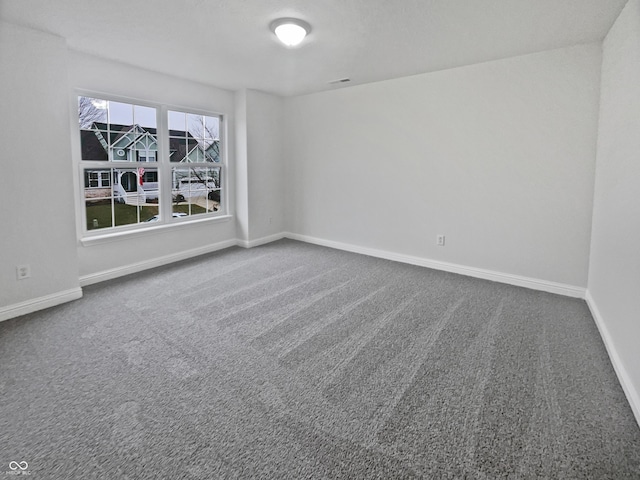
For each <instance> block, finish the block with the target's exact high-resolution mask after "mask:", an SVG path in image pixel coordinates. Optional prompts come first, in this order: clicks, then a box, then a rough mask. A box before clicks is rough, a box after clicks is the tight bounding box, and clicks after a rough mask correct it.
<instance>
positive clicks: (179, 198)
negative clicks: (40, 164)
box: [78, 96, 224, 232]
mask: <svg viewBox="0 0 640 480" xmlns="http://www.w3.org/2000/svg"><path fill="white" fill-rule="evenodd" d="M159 113H160V115H159ZM78 120H79V129H80V151H81V169H82V175H81V178H83V180H84V182H83V185H82V188H83V195H82V197H83V202H84V213H85V225H86V231H87V232H90V231H94V230H105V229H116V228H117V229H136V228H144V227H146V226H149V225H150V223H148V222H158V221H164V222H175V221H178V222H179V221H184V219H185V218H190V217H194V216H196V217H202V218H204V217H206V216H215V215H219V214H221V213H223V203H222V202H223V197H224V196H223V195H222V192H223V189H224V183H223V175H224V172H223V169H224V164H223V161H222V157H221V145H220V127H221V118H220V117H219V116H216V115H202V114H196V113H191V112H179V111H172V110H168V111H166V110H164V109H162V108H160V107H159V108H155V107H150V106H143V105H134V104H131V103H124V102H120V101H112V100H106V99H100V98H91V97H86V96H80V97H78ZM158 122H160V123H161V124H162V125H164V128H158ZM161 132H167V133H166V134H163V133H161ZM163 152H166V154H163ZM155 224H157V223H155Z"/></svg>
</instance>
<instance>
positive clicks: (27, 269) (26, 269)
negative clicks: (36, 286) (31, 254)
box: [16, 265, 31, 280]
mask: <svg viewBox="0 0 640 480" xmlns="http://www.w3.org/2000/svg"><path fill="white" fill-rule="evenodd" d="M30 276H31V266H30V265H17V266H16V279H17V280H24V279H25V278H29V277H30Z"/></svg>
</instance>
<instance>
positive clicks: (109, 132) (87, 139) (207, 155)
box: [80, 122, 220, 163]
mask: <svg viewBox="0 0 640 480" xmlns="http://www.w3.org/2000/svg"><path fill="white" fill-rule="evenodd" d="M145 136H146V137H148V136H153V138H157V129H155V128H150V127H141V126H140V125H119V124H115V123H111V124H106V123H102V122H94V123H93V124H92V125H91V129H89V130H80V143H81V152H82V159H83V160H100V161H104V160H108V159H109V155H108V145H109V144H110V145H111V148H120V149H123V150H126V149H128V148H131V146H132V145H134V144H135V143H136V142H137V141H139V140H140V139H141V138H142V137H145ZM107 137H108V138H109V142H107ZM122 140H127V141H126V142H122V144H121V145H118V143H120V142H121V141H122ZM194 151H200V152H201V155H198V154H196V155H195V158H194V153H193V152H194ZM169 156H170V160H171V162H175V163H178V162H189V163H191V162H194V161H205V162H206V161H209V162H219V161H220V143H219V140H214V141H213V143H211V144H210V145H209V146H208V147H207V149H206V150H205V149H203V147H202V145H201V144H200V142H198V141H197V140H196V139H195V138H194V137H193V135H191V133H190V132H188V131H187V132H185V131H181V130H169ZM177 159H179V160H177Z"/></svg>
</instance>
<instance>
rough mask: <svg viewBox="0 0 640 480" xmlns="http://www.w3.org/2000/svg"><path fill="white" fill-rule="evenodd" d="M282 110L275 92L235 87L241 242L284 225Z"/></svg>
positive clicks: (268, 236) (274, 233) (250, 242)
mask: <svg viewBox="0 0 640 480" xmlns="http://www.w3.org/2000/svg"><path fill="white" fill-rule="evenodd" d="M283 109H284V102H283V99H282V98H281V97H278V96H275V95H270V94H268V93H264V92H259V91H257V90H248V89H243V90H239V91H237V92H236V144H237V146H236V164H237V172H238V175H237V179H236V184H237V187H236V188H237V191H238V208H237V221H238V239H239V240H240V241H241V244H242V245H244V246H247V247H250V246H254V245H258V244H261V243H265V242H267V241H270V240H273V238H274V237H280V236H282V232H283V230H284V225H285V216H284V195H285V193H284V192H285V183H284V158H283V121H284V117H283Z"/></svg>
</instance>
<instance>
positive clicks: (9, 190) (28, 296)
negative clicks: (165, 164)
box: [0, 22, 81, 320]
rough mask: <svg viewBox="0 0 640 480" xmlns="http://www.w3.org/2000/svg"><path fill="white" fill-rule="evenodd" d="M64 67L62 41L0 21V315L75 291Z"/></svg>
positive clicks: (61, 298)
mask: <svg viewBox="0 0 640 480" xmlns="http://www.w3.org/2000/svg"><path fill="white" fill-rule="evenodd" d="M66 68H67V48H66V43H65V41H64V40H63V39H62V38H59V37H55V36H53V35H49V34H45V33H41V32H36V31H34V30H31V29H27V28H22V27H18V26H15V25H12V24H8V23H6V22H0V105H1V106H2V107H1V109H2V114H1V115H0V145H2V148H1V149H0V165H2V173H1V174H0V201H1V202H2V206H1V207H0V229H1V231H0V320H2V319H5V318H9V317H11V316H15V315H16V314H22V313H27V312H28V311H31V310H34V309H36V308H42V307H43V306H50V305H53V304H56V303H60V302H61V301H66V300H69V299H71V298H77V297H78V296H80V295H81V291H80V289H79V285H78V262H77V260H76V236H75V220H74V219H75V216H74V197H73V195H74V185H73V182H72V162H71V141H70V130H69V120H68V119H69V104H68V101H67V98H68V95H67V91H68V90H67V70H66ZM17 264H30V265H31V278H29V279H26V280H21V281H16V272H15V267H16V265H17Z"/></svg>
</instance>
